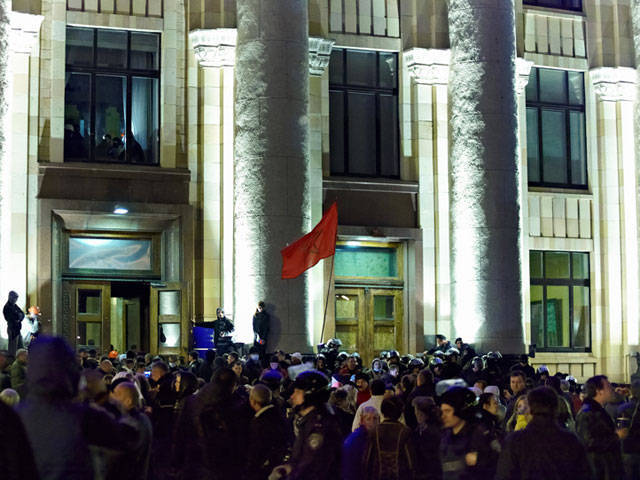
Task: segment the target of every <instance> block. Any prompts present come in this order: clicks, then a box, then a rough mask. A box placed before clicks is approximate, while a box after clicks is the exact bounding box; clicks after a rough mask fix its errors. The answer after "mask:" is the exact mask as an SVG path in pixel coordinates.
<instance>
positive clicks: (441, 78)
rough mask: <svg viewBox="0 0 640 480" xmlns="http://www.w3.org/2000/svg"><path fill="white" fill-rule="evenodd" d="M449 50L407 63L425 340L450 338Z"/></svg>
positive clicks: (409, 57)
mask: <svg viewBox="0 0 640 480" xmlns="http://www.w3.org/2000/svg"><path fill="white" fill-rule="evenodd" d="M450 56H451V52H450V51H449V50H439V49H425V48H412V49H410V50H407V51H406V52H405V53H404V63H405V66H406V68H407V69H408V71H409V73H410V75H411V77H412V78H413V81H412V92H411V98H412V102H411V105H412V118H411V122H412V128H411V137H412V147H413V155H414V157H416V158H417V163H418V175H419V179H420V193H419V202H418V204H419V210H418V211H419V215H418V217H419V221H420V228H422V259H423V288H424V296H423V298H424V310H423V311H424V325H423V328H424V335H427V336H428V337H429V338H427V340H431V341H432V342H435V340H434V339H433V338H430V337H433V336H434V335H436V334H443V335H446V336H447V337H448V336H449V335H451V302H450V292H451V285H450V282H451V279H450V275H449V132H448V118H447V117H448V95H447V85H448V84H449V62H450Z"/></svg>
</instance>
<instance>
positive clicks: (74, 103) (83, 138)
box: [64, 73, 91, 161]
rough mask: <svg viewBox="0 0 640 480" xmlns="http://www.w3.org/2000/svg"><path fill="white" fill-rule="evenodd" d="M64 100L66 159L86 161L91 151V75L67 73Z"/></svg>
mask: <svg viewBox="0 0 640 480" xmlns="http://www.w3.org/2000/svg"><path fill="white" fill-rule="evenodd" d="M64 99H65V105H64V159H65V160H69V161H79V160H86V159H88V158H89V153H90V151H91V137H90V135H91V103H90V99H91V75H90V74H88V73H67V75H66V85H65V89H64Z"/></svg>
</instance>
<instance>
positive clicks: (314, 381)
mask: <svg viewBox="0 0 640 480" xmlns="http://www.w3.org/2000/svg"><path fill="white" fill-rule="evenodd" d="M327 400H329V380H328V379H327V377H326V376H325V375H324V374H323V373H321V372H318V371H317V370H308V371H306V372H302V373H300V374H299V375H298V376H297V377H296V379H295V381H294V382H293V394H292V395H291V398H290V400H289V402H290V403H291V406H292V407H293V409H294V411H295V413H296V416H295V419H294V433H295V441H294V444H293V450H292V453H291V459H290V460H289V463H287V464H285V465H280V466H278V467H276V468H275V469H274V470H273V472H272V473H271V475H270V476H269V479H270V480H279V479H283V480H284V479H286V480H303V479H304V480H306V479H314V480H323V479H326V480H329V479H331V480H335V479H336V478H339V477H340V449H341V446H342V435H341V432H340V426H339V425H338V421H337V420H336V418H335V415H334V414H333V413H332V412H331V411H330V410H329V408H328V406H327Z"/></svg>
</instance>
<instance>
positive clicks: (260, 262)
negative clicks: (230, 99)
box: [234, 0, 313, 351]
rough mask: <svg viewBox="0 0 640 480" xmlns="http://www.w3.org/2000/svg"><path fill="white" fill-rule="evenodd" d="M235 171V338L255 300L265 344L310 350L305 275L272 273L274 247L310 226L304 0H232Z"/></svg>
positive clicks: (242, 332)
mask: <svg viewBox="0 0 640 480" xmlns="http://www.w3.org/2000/svg"><path fill="white" fill-rule="evenodd" d="M237 8H238V42H237V49H236V104H235V106H236V140H235V169H234V172H235V173H234V175H235V178H234V246H235V249H234V314H235V318H234V321H235V325H236V330H237V335H236V338H237V339H238V340H240V341H245V342H249V341H251V340H252V339H253V333H252V323H251V319H252V315H253V313H254V311H255V308H256V303H257V302H258V301H259V300H264V301H265V302H266V303H267V311H268V312H269V314H270V315H271V333H270V336H269V345H268V349H269V350H272V349H274V348H282V349H284V350H288V351H293V350H300V351H309V350H310V347H311V342H310V339H311V337H312V332H311V330H312V328H313V326H312V325H311V322H310V321H309V319H308V316H309V315H308V314H309V305H308V303H309V300H308V288H307V274H303V275H301V276H300V277H299V278H297V279H294V280H282V279H281V278H280V273H281V268H282V260H281V256H280V250H281V249H282V248H283V247H285V246H286V245H287V244H288V243H290V242H292V241H294V240H295V239H297V238H298V237H300V236H301V235H303V234H304V233H306V232H308V231H309V227H310V223H311V222H310V216H311V208H310V203H309V153H308V130H309V118H308V102H309V99H308V97H309V51H308V49H309V37H308V28H309V27H308V11H307V2H304V1H300V0H238V2H237Z"/></svg>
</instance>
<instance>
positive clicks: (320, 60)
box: [309, 37, 336, 77]
mask: <svg viewBox="0 0 640 480" xmlns="http://www.w3.org/2000/svg"><path fill="white" fill-rule="evenodd" d="M334 43H336V41H335V40H329V39H327V38H320V37H309V74H310V75H312V76H314V77H321V76H322V75H323V74H324V72H325V70H326V69H327V67H328V66H329V59H330V58H331V50H332V49H333V44H334Z"/></svg>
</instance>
